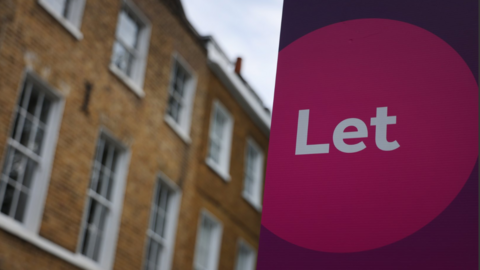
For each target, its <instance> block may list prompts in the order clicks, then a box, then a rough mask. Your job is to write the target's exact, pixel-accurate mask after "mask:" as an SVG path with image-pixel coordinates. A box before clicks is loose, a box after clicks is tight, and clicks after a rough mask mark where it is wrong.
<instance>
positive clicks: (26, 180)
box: [23, 159, 37, 188]
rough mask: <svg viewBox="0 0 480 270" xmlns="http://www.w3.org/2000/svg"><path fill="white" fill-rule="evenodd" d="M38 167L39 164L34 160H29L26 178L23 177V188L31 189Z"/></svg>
mask: <svg viewBox="0 0 480 270" xmlns="http://www.w3.org/2000/svg"><path fill="white" fill-rule="evenodd" d="M36 167H37V164H36V163H35V162H34V161H33V160H31V159H28V161H27V170H26V172H25V176H24V177H23V186H25V187H26V188H30V187H31V185H32V180H33V173H34V172H35V169H36Z"/></svg>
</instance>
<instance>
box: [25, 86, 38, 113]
mask: <svg viewBox="0 0 480 270" xmlns="http://www.w3.org/2000/svg"><path fill="white" fill-rule="evenodd" d="M38 100H39V94H38V92H37V91H34V90H33V89H32V93H31V94H30V100H29V102H28V106H27V111H28V113H29V114H30V115H31V116H34V115H35V110H36V109H37V106H38V103H39V102H38Z"/></svg>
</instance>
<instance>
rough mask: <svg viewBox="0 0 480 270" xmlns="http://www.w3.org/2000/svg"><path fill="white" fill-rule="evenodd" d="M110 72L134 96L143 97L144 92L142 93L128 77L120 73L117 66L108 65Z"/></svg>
mask: <svg viewBox="0 0 480 270" xmlns="http://www.w3.org/2000/svg"><path fill="white" fill-rule="evenodd" d="M109 69H110V71H111V72H112V73H113V74H115V76H117V77H118V78H119V79H120V80H121V81H122V82H123V83H124V84H125V85H126V86H127V87H128V88H130V90H132V92H133V93H135V95H137V96H138V97H139V98H143V97H145V92H143V90H142V88H140V87H138V85H137V84H136V83H135V82H134V81H133V80H132V79H130V78H129V77H128V76H126V75H125V74H124V73H123V71H121V70H120V69H119V68H118V67H117V66H115V65H114V64H112V63H110V66H109Z"/></svg>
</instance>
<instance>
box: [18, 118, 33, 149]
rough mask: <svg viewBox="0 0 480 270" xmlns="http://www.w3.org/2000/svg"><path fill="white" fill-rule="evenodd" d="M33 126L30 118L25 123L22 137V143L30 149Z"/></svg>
mask: <svg viewBox="0 0 480 270" xmlns="http://www.w3.org/2000/svg"><path fill="white" fill-rule="evenodd" d="M32 129H33V125H32V121H30V120H29V119H28V118H25V122H24V123H23V129H22V134H21V136H20V143H21V144H22V145H23V146H25V147H28V142H29V140H30V134H31V133H32Z"/></svg>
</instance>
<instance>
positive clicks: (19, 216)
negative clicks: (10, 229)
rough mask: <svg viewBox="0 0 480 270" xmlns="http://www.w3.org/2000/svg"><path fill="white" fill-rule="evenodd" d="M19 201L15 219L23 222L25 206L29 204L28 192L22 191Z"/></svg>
mask: <svg viewBox="0 0 480 270" xmlns="http://www.w3.org/2000/svg"><path fill="white" fill-rule="evenodd" d="M19 195H20V196H19V198H18V202H17V209H16V211H15V219H16V220H18V221H20V222H22V221H23V218H24V214H25V208H26V206H27V199H28V194H27V193H25V192H20V194H19Z"/></svg>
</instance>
